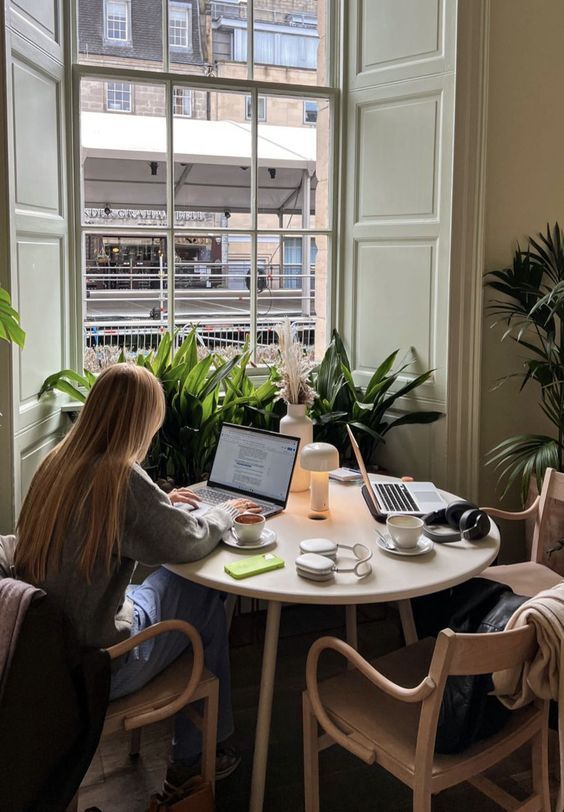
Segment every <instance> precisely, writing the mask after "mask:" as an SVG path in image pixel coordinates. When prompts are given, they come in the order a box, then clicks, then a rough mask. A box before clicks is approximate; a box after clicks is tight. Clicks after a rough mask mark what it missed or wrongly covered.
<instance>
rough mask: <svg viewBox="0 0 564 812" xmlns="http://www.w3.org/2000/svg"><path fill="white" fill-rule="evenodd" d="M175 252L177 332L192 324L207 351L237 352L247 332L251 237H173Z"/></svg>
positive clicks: (192, 235)
mask: <svg viewBox="0 0 564 812" xmlns="http://www.w3.org/2000/svg"><path fill="white" fill-rule="evenodd" d="M174 249H175V250H174V260H175V271H174V280H175V289H174V298H175V314H176V318H175V321H176V327H177V329H179V330H181V331H184V330H188V329H190V327H191V326H192V325H194V324H197V325H198V332H199V334H200V337H201V339H202V343H203V344H204V345H205V346H206V347H207V348H208V349H220V350H221V351H222V352H224V353H226V354H228V355H229V353H231V352H235V351H239V350H240V349H241V347H242V345H243V344H244V342H245V339H246V337H247V336H248V334H249V329H250V315H249V314H250V304H249V284H250V282H249V279H250V265H251V237H250V236H249V235H248V234H237V235H227V234H217V235H215V236H214V235H209V234H205V235H203V234H198V233H192V234H190V235H187V234H186V235H184V234H177V235H176V237H175V244H174Z"/></svg>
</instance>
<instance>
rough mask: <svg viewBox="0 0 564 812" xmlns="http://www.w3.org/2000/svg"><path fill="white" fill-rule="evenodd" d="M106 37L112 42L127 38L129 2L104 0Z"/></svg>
mask: <svg viewBox="0 0 564 812" xmlns="http://www.w3.org/2000/svg"><path fill="white" fill-rule="evenodd" d="M104 9H105V15H106V26H105V29H106V39H107V40H111V41H112V42H127V41H128V40H129V3H128V2H127V1H126V0H106V2H105V4H104Z"/></svg>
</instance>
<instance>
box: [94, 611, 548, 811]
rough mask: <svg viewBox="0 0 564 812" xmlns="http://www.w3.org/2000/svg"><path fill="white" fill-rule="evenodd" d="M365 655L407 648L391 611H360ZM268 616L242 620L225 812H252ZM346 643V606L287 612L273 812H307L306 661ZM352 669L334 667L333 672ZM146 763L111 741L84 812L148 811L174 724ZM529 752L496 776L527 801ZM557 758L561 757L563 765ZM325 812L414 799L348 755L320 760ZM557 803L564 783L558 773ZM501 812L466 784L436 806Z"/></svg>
mask: <svg viewBox="0 0 564 812" xmlns="http://www.w3.org/2000/svg"><path fill="white" fill-rule="evenodd" d="M358 620H359V648H360V651H361V652H362V653H363V654H364V655H365V656H368V657H375V656H378V655H380V654H384V653H386V652H387V651H390V650H392V649H394V648H397V647H399V646H400V645H401V644H402V638H401V633H400V627H399V621H398V619H397V616H396V614H395V613H394V612H393V610H390V609H387V608H386V607H383V606H381V605H380V606H368V607H363V608H361V607H359V612H358ZM264 621H265V615H264V612H257V613H255V614H244V615H238V616H237V615H236V616H235V618H234V620H233V626H232V630H231V667H232V685H233V705H234V714H235V724H236V728H237V730H236V734H235V737H234V741H235V743H236V744H237V745H238V747H239V749H240V751H241V754H242V756H243V762H242V764H241V766H240V767H239V769H238V770H237V771H236V772H235V773H234V774H233V775H232V776H230V777H229V778H227V779H225V780H224V781H221V782H218V784H217V810H218V812H246V810H247V809H248V801H249V788H250V782H251V767H252V754H253V739H254V728H255V722H256V708H257V700H258V685H259V680H260V666H261V657H262V638H263V630H264ZM326 633H329V634H336V635H338V636H344V610H343V609H340V608H338V607H326V606H323V607H316V606H310V607H306V606H300V607H287V608H285V609H284V611H283V613H282V627H281V640H280V646H279V657H278V670H277V675H276V677H277V679H276V688H275V707H274V710H273V718H272V731H271V738H270V752H269V765H268V774H267V786H266V798H265V805H264V809H265V812H288V811H289V810H291V812H300V810H303V783H302V781H303V778H302V739H301V692H302V690H303V687H304V671H305V657H306V654H307V651H308V648H309V646H310V645H311V643H312V642H313V640H315V639H316V638H317V637H319V636H320V635H321V634H326ZM341 667H342V661H341V662H339V660H338V658H335V659H329V657H328V659H327V662H326V663H325V665H324V668H325V671H326V674H327V675H328V674H330V673H334V672H335V671H336V670H338V669H340V668H341ZM143 737H144V738H143V741H142V746H141V755H140V757H139V759H138V760H137V761H136V762H132V761H130V760H129V758H128V755H127V739H126V738H125V737H124V736H121V735H118V736H115V737H112V738H109V739H106V740H105V741H104V743H103V745H102V746H101V747H100V749H99V751H98V752H97V754H96V756H95V758H94V761H93V763H92V766H91V768H90V770H89V772H88V774H87V776H86V778H85V780H84V782H83V785H82V789H81V792H80V801H79V810H80V812H84V810H86V809H88V808H89V807H98V808H99V809H100V810H102V812H144V810H146V809H147V806H148V799H149V797H150V795H151V794H152V793H153V792H157V791H159V790H160V787H161V784H162V779H163V777H164V773H165V769H166V763H167V757H168V750H169V742H170V727H169V725H168V724H160V725H154V726H153V727H152V728H148V729H147V730H146V731H144V733H143ZM527 755H528V754H527V753H526V752H519V753H517V754H515V756H514V757H512V758H511V759H509V760H507V761H506V762H505V763H504V764H503V765H501V766H500V767H498V768H496V771H495V773H494V777H495V778H496V780H498V781H499V783H500V784H501V785H502V786H503V787H504V788H505V789H506V790H507V791H509V792H511V793H512V794H514V795H516V796H517V797H519V798H525V797H526V795H527V794H528V792H529V791H530V782H529V778H530V777H529V773H528V769H527V766H528V758H527ZM555 762H556V758H553V759H552V764H553V765H554V764H555ZM320 772H321V809H322V812H375V810H380V811H381V812H384V811H385V812H404V811H405V812H408V810H410V809H411V793H410V791H409V790H408V789H407V787H405V786H404V785H403V784H401V783H400V782H399V781H397V780H396V779H395V778H393V777H392V776H390V775H389V774H388V773H387V772H386V771H384V770H382V769H380V768H379V767H367V766H366V765H364V764H362V763H361V762H360V761H359V760H358V759H356V758H354V757H353V756H351V755H350V754H348V753H346V752H345V751H343V750H342V749H340V748H337V747H333V748H330V749H329V750H327V751H325V752H323V753H322V754H321V757H320ZM551 784H552V788H553V790H554V796H556V790H557V785H556V781H555V776H554V774H553V773H552V772H551ZM498 809H499V807H498V806H497V805H496V804H494V803H493V801H490V800H488V799H487V798H485V797H484V796H483V795H481V794H480V793H479V792H478V791H477V790H474V789H473V788H472V787H470V786H469V785H468V784H462V785H460V786H459V787H455V788H453V789H451V790H447V791H445V792H443V793H441V794H440V795H438V796H437V797H436V798H435V799H434V803H433V810H436V811H437V812H439V811H441V812H444V810H453V811H455V812H474V811H475V812H478V811H479V812H490V810H491V812H494V810H498Z"/></svg>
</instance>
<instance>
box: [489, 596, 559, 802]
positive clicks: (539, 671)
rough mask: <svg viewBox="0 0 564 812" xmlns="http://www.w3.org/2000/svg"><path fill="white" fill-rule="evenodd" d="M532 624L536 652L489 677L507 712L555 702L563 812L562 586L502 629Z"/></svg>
mask: <svg viewBox="0 0 564 812" xmlns="http://www.w3.org/2000/svg"><path fill="white" fill-rule="evenodd" d="M526 624H532V625H533V626H534V627H535V629H536V634H537V641H538V645H539V648H538V652H537V654H536V655H535V657H534V659H533V660H531V662H529V663H525V664H524V665H522V666H519V667H518V668H511V669H508V670H506V671H500V672H498V673H497V674H494V675H493V682H494V686H495V690H494V693H495V695H496V696H497V697H498V699H499V700H500V701H501V702H503V704H504V705H506V706H507V707H508V708H511V709H514V708H515V709H516V708H522V707H523V706H524V705H527V704H528V703H529V702H532V701H533V700H534V699H536V698H537V697H538V698H540V699H554V700H555V701H556V702H558V708H559V710H558V728H559V739H560V792H559V796H558V812H562V810H563V808H564V807H563V796H562V788H563V787H564V584H557V585H556V586H555V587H552V589H545V590H544V591H543V592H539V593H538V595H535V597H534V598H531V599H530V600H528V601H526V603H523V604H522V605H521V606H520V607H519V608H518V609H517V611H516V612H514V613H513V614H512V615H511V617H510V619H509V622H508V624H507V626H506V627H505V628H506V629H508V630H509V629H515V628H517V627H519V626H524V625H526Z"/></svg>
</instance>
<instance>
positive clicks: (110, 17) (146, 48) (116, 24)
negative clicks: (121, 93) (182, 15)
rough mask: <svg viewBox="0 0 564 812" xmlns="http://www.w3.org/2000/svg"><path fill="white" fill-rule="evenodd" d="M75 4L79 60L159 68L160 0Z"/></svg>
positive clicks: (88, 0) (80, 0)
mask: <svg viewBox="0 0 564 812" xmlns="http://www.w3.org/2000/svg"><path fill="white" fill-rule="evenodd" d="M77 6H78V58H79V62H83V63H86V64H88V65H120V66H124V67H134V68H140V69H143V70H162V68H163V47H162V15H163V12H162V4H161V2H160V0H159V1H158V2H145V3H141V2H139V0H96V2H93V0H78V2H77Z"/></svg>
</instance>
